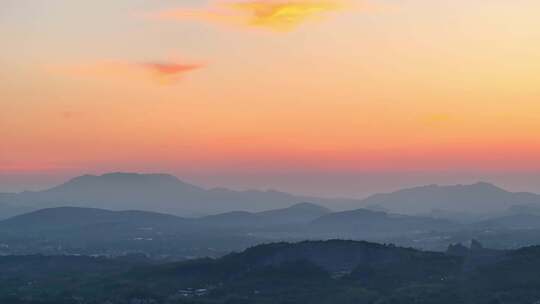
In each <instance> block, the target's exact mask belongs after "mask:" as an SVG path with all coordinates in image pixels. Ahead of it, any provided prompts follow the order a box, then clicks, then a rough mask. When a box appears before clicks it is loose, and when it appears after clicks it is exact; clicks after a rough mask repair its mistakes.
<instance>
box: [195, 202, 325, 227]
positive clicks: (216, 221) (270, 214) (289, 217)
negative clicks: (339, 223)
mask: <svg viewBox="0 0 540 304" xmlns="http://www.w3.org/2000/svg"><path fill="white" fill-rule="evenodd" d="M329 213H331V211H330V209H328V208H325V207H322V206H319V205H316V204H312V203H299V204H296V205H293V206H291V207H288V208H283V209H275V210H268V211H262V212H257V213H251V212H246V211H233V212H227V213H222V214H217V215H210V216H206V217H203V218H201V219H200V220H199V221H200V222H202V223H204V224H205V225H211V226H221V227H268V226H275V225H287V224H306V223H308V222H310V221H312V220H315V219H317V218H319V217H321V216H323V215H325V214H329Z"/></svg>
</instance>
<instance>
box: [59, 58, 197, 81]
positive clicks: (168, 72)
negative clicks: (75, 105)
mask: <svg viewBox="0 0 540 304" xmlns="http://www.w3.org/2000/svg"><path fill="white" fill-rule="evenodd" d="M203 66H204V65H203V64H200V63H181V62H176V61H155V62H136V63H133V62H121V61H100V62H94V63H87V64H78V65H70V66H69V67H67V68H64V69H62V70H64V71H66V70H67V71H68V72H70V73H73V74H78V75H90V76H97V77H117V78H122V79H132V78H139V79H140V78H146V79H151V80H153V81H156V82H157V83H160V84H171V83H175V82H177V81H178V80H180V79H181V78H182V76H184V75H185V74H187V73H190V72H192V71H195V70H197V69H200V68H202V67H203Z"/></svg>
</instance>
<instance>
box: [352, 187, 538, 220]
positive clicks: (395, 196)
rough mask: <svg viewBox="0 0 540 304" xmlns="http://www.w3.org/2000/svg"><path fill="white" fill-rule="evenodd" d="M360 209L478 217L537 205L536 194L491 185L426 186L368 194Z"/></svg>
mask: <svg viewBox="0 0 540 304" xmlns="http://www.w3.org/2000/svg"><path fill="white" fill-rule="evenodd" d="M362 204H363V205H364V206H373V207H378V208H384V209H386V210H389V211H390V212H393V213H400V214H425V213H428V212H431V211H432V210H445V211H448V212H469V213H473V214H475V213H479V214H489V213H501V212H504V211H505V210H507V209H508V208H510V207H512V206H515V205H538V206H540V195H538V194H535V193H527V192H509V191H506V190H504V189H502V188H499V187H497V186H495V185H493V184H489V183H484V182H479V183H476V184H471V185H451V186H439V185H427V186H421V187H415V188H409V189H403V190H398V191H395V192H391V193H381V194H375V195H372V196H370V197H368V198H366V199H364V200H362Z"/></svg>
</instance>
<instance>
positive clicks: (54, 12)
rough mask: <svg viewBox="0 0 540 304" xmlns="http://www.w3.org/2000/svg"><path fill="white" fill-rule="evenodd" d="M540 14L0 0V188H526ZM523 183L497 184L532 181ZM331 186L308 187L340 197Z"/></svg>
mask: <svg viewBox="0 0 540 304" xmlns="http://www.w3.org/2000/svg"><path fill="white" fill-rule="evenodd" d="M87 2H88V3H87ZM90 2H91V3H90ZM471 2H473V3H471ZM539 11H540V3H539V2H538V1H533V0H520V1H507V0H504V1H503V0H492V1H465V0H454V1H428V0H407V1H405V0H403V1H399V0H379V1H378V0H371V1H353V0H351V1H337V0H328V1H326V0H320V1H317V0H276V1H273V0H246V1H240V0H239V1H195V0H193V1H177V2H176V3H175V2H171V1H151V2H149V1H142V0H140V1H128V0H118V1H114V3H111V1H86V2H83V1H70V0H53V1H30V0H21V1H7V2H3V3H2V4H0V38H2V51H1V53H0V80H1V81H0V106H1V111H0V139H1V142H0V184H1V183H3V186H1V187H0V191H2V190H5V191H7V190H11V189H17V190H18V189H22V188H24V187H32V186H34V185H48V184H51V183H52V182H48V180H49V177H50V176H57V177H58V176H62V177H68V176H73V175H77V174H80V173H86V172H106V171H114V170H126V171H145V172H147V171H152V172H155V171H164V172H170V173H174V174H177V175H178V176H179V177H181V178H182V177H186V178H187V179H192V180H195V181H197V182H201V183H203V184H208V185H220V184H223V185H227V183H228V181H229V180H230V178H228V176H235V179H234V180H235V182H234V185H232V184H231V185H232V186H238V185H242V183H243V182H244V183H245V185H247V186H261V187H265V186H268V187H282V188H283V187H284V188H287V190H291V191H295V190H298V191H304V192H306V191H307V192H309V187H307V186H306V185H305V184H302V180H303V179H304V178H306V176H308V175H313V174H320V175H324V174H329V175H332V176H334V175H339V174H342V176H349V175H350V174H355V172H356V173H358V174H360V173H362V172H364V173H365V172H370V173H375V174H385V172H388V175H389V178H390V179H391V178H395V176H402V175H400V173H399V172H410V171H422V172H427V173H426V174H427V175H426V176H427V177H431V178H424V179H417V180H412V181H411V182H419V183H420V182H424V181H425V180H428V179H429V180H433V182H439V181H441V182H446V181H450V182H460V181H461V180H469V179H470V178H471V177H472V176H474V178H479V179H486V180H495V181H499V180H500V176H504V173H505V172H506V173H508V176H513V177H515V176H520V175H519V172H523V174H524V175H522V176H527V178H529V177H530V174H531V172H533V173H534V172H540V136H539V134H540V19H539V18H538V16H537V15H538V14H537V13H538V12H539ZM239 172H244V173H242V174H241V173H239ZM245 172H248V173H249V174H248V173H245ZM276 172H279V174H283V172H295V174H296V175H295V176H297V178H296V179H294V181H293V180H288V181H287V183H286V184H282V183H276V180H279V179H277V178H275V176H276V174H277V173H276ZM396 172H397V173H396ZM429 172H432V175H429ZM441 172H443V173H441ZM448 172H463V173H462V174H461V175H460V174H451V175H452V176H454V177H453V178H452V179H446V178H441V176H447V175H448V174H447V173H448ZM470 172H475V174H474V175H471V174H470ZM364 173H362V174H364ZM525 173H526V174H525ZM366 174H367V173H366ZM392 174H394V176H393V177H392V176H390V175H392ZM396 174H397V175H396ZM21 175H27V176H34V178H33V179H32V180H33V181H32V183H28V184H25V183H24V182H23V181H22V180H23V179H22V178H21V177H20V176H21ZM253 175H256V176H258V178H259V180H260V181H259V182H258V184H250V183H249V182H250V180H251V178H252V176H253ZM539 175H540V174H539ZM37 176H49V177H47V178H45V177H43V178H42V177H37ZM205 176H206V177H208V178H205ZM214 176H220V178H213V177H214ZM265 176H268V179H267V180H265V178H264V177H265ZM498 178H499V179H498ZM59 179H60V178H57V179H54V180H55V181H56V180H59ZM524 179H525V178H520V179H519V182H518V179H513V178H506V179H504V181H503V182H504V183H506V184H508V185H511V186H513V187H517V188H519V189H522V188H524V189H527V190H529V189H530V188H534V187H536V186H538V187H540V183H538V184H534V185H532V184H528V185H527V186H523V185H522V184H521V183H522V182H521V181H522V180H524ZM331 183H332V182H331V181H329V182H328V191H326V190H324V189H323V190H317V191H319V192H323V193H326V192H327V193H331V194H339V193H340V192H339V191H338V190H336V189H339V187H334V186H335V185H332V184H331ZM380 183H381V184H380V185H379V184H378V186H379V188H381V189H384V188H385V187H384V181H381V182H380ZM381 185H382V186H381ZM520 185H521V186H520ZM391 186H392V187H394V186H400V184H399V183H397V182H396V183H394V184H392V185H391ZM333 187H334V188H333ZM388 187H390V185H388ZM530 190H534V189H530ZM340 191H341V190H340ZM365 191H368V190H362V191H360V192H361V193H360V192H359V193H355V192H354V190H350V191H348V192H347V193H345V194H347V195H356V194H363V193H364V192H365Z"/></svg>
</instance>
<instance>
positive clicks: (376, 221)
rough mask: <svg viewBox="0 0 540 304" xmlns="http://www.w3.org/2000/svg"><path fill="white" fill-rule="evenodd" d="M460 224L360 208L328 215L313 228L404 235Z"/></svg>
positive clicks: (350, 233) (353, 233) (357, 234)
mask: <svg viewBox="0 0 540 304" xmlns="http://www.w3.org/2000/svg"><path fill="white" fill-rule="evenodd" d="M456 227H457V224H454V223H452V222H450V221H447V220H443V219H434V218H428V217H419V216H407V215H395V214H388V213H385V212H380V211H371V210H367V209H358V210H352V211H343V212H336V213H330V214H328V215H324V216H322V217H320V218H318V219H316V220H314V221H313V222H311V223H310V230H313V231H319V232H325V233H331V232H335V233H337V234H336V236H342V235H343V234H341V233H346V234H345V235H348V236H353V237H373V236H384V235H400V234H401V235H404V234H408V233H417V232H426V231H444V230H450V229H454V228H456Z"/></svg>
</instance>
